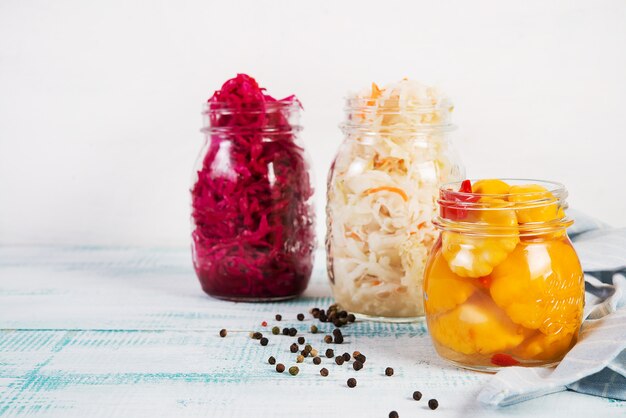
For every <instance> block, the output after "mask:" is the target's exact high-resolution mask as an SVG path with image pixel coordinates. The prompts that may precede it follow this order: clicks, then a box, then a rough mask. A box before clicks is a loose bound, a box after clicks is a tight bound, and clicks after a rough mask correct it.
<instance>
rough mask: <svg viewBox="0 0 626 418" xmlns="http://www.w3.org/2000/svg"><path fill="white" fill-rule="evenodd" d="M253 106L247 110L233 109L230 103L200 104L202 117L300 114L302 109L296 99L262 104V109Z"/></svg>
mask: <svg viewBox="0 0 626 418" xmlns="http://www.w3.org/2000/svg"><path fill="white" fill-rule="evenodd" d="M255 105H258V104H254V103H251V104H250V107H249V108H246V109H242V108H241V107H235V106H233V105H232V104H231V103H227V102H204V103H203V104H202V114H203V115H209V114H211V115H215V114H218V115H234V114H237V115H260V114H263V113H273V112H278V111H296V112H300V111H301V110H302V109H303V107H302V104H301V103H300V101H298V100H297V99H294V100H290V101H285V99H283V100H278V101H275V102H268V103H263V104H262V107H261V106H259V107H255Z"/></svg>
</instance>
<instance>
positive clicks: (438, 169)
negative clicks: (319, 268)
mask: <svg viewBox="0 0 626 418" xmlns="http://www.w3.org/2000/svg"><path fill="white" fill-rule="evenodd" d="M403 82H407V83H411V82H409V81H406V80H403ZM403 82H401V83H399V84H400V87H397V86H395V87H393V88H388V89H386V90H387V94H385V90H380V89H378V87H377V86H375V85H374V86H373V91H372V96H374V95H375V94H377V92H378V93H379V96H378V97H372V98H363V97H354V98H348V99H347V104H346V114H347V120H346V122H345V123H343V124H342V126H341V128H342V130H343V132H344V135H345V139H344V141H343V143H342V144H341V146H340V148H339V151H338V153H337V155H336V157H335V159H334V161H333V163H332V166H331V169H330V172H329V176H328V188H327V192H328V200H327V207H326V213H327V218H326V219H327V234H326V255H327V270H328V276H329V279H330V284H331V288H332V291H333V295H334V298H335V300H336V302H337V303H338V304H339V305H340V306H341V307H342V308H343V309H346V310H348V311H350V312H354V313H355V314H357V315H358V316H360V317H362V318H367V319H377V320H384V321H393V322H409V321H414V320H416V319H419V318H420V317H423V315H424V310H423V304H422V290H421V289H422V274H423V270H424V266H425V263H426V259H427V256H428V251H429V248H430V247H431V246H432V244H433V243H434V241H435V239H436V236H437V232H436V230H435V227H434V226H433V224H432V223H431V220H432V218H433V217H434V215H435V211H436V207H437V206H436V200H437V195H438V190H439V186H440V185H441V184H442V183H445V182H448V181H453V180H458V179H459V178H462V176H463V169H462V168H461V165H460V163H459V162H458V157H457V155H456V153H455V152H454V150H453V149H452V147H451V145H450V142H449V132H450V131H451V130H452V129H453V125H452V124H451V121H450V112H451V110H452V105H451V104H450V102H449V101H448V100H447V99H446V100H439V101H435V100H433V101H432V102H431V101H429V102H428V103H427V104H424V103H423V102H420V103H417V102H415V101H411V100H407V101H404V102H403V101H401V99H399V97H400V96H402V95H403V92H404V90H406V89H405V88H404V87H406V86H403V85H402V83H403ZM409 87H413V85H410V86H409ZM394 89H395V90H394ZM405 96H406V95H405ZM408 97H411V95H408Z"/></svg>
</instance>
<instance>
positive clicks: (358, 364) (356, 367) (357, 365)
mask: <svg viewBox="0 0 626 418" xmlns="http://www.w3.org/2000/svg"><path fill="white" fill-rule="evenodd" d="M352 368H353V369H354V370H356V371H357V372H358V371H359V370H361V369H362V368H363V363H361V362H360V361H359V360H356V361H355V362H354V363H352Z"/></svg>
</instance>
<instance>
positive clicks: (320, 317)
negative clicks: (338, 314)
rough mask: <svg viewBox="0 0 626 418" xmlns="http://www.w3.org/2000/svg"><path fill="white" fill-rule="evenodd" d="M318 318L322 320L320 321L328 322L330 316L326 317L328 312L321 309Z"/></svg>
mask: <svg viewBox="0 0 626 418" xmlns="http://www.w3.org/2000/svg"><path fill="white" fill-rule="evenodd" d="M317 319H319V320H320V322H326V321H328V318H327V317H326V313H324V311H320V314H319V316H318V317H317Z"/></svg>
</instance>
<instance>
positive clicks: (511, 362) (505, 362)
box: [491, 353, 519, 367]
mask: <svg viewBox="0 0 626 418" xmlns="http://www.w3.org/2000/svg"><path fill="white" fill-rule="evenodd" d="M491 363H492V364H495V365H496V366H501V367H510V366H517V365H518V364H519V361H517V360H515V359H514V358H513V357H511V356H509V355H508V354H501V353H498V354H494V355H493V356H491Z"/></svg>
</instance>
